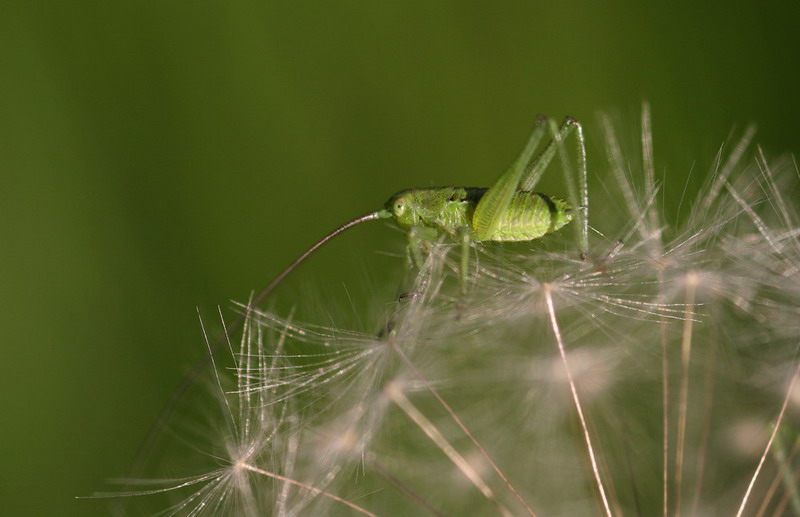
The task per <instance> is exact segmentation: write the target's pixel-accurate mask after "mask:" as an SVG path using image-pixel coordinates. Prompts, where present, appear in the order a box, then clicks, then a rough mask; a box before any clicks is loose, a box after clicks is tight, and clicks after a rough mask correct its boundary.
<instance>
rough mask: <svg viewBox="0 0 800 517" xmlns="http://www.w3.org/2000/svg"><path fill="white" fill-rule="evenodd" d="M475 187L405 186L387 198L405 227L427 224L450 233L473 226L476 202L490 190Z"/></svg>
mask: <svg viewBox="0 0 800 517" xmlns="http://www.w3.org/2000/svg"><path fill="white" fill-rule="evenodd" d="M486 190H487V189H485V188H474V187H428V188H413V189H408V190H403V191H400V192H398V193H397V194H395V195H394V196H392V197H391V198H390V199H389V201H387V202H386V209H388V210H389V211H391V212H392V213H393V215H394V218H395V220H396V221H397V224H399V225H400V226H402V227H405V228H410V227H412V226H423V227H428V228H434V229H436V230H439V231H444V232H447V233H455V232H457V231H458V230H459V229H461V228H465V227H466V228H469V227H471V224H472V214H473V212H474V211H475V206H476V205H477V204H478V201H479V200H480V198H481V197H482V196H483V194H484V193H485V192H486Z"/></svg>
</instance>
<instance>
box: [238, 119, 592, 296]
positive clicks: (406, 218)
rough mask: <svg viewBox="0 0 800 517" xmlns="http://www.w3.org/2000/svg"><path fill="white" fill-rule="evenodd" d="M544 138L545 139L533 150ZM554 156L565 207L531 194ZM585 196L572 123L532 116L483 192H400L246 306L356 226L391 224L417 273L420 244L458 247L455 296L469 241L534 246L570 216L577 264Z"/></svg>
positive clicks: (584, 243)
mask: <svg viewBox="0 0 800 517" xmlns="http://www.w3.org/2000/svg"><path fill="white" fill-rule="evenodd" d="M573 130H575V131H576V133H577V163H578V188H577V189H576V187H575V182H574V172H573V171H572V168H571V167H570V165H569V160H568V158H567V153H566V149H565V144H564V141H565V139H566V138H567V136H569V134H570V133H571V132H572V131H573ZM548 131H549V132H550V133H551V135H552V139H551V140H550V142H549V143H547V144H546V145H545V146H544V148H543V149H541V150H540V151H539V147H540V144H541V142H542V140H543V138H544V136H545V133H547V132H548ZM537 151H539V152H537ZM556 153H558V154H559V155H560V158H561V165H562V172H563V174H564V176H565V179H566V182H565V183H566V184H567V190H568V193H569V196H568V197H569V201H564V200H561V199H559V198H557V197H554V196H550V195H548V194H543V193H540V192H534V191H533V188H534V186H535V185H536V183H537V182H538V181H539V179H540V178H541V176H542V174H543V173H544V171H545V169H546V168H547V166H548V165H549V164H550V162H551V161H552V159H553V157H554V156H555V154H556ZM588 197H589V191H588V185H587V171H586V148H585V145H584V140H583V129H582V127H581V125H580V123H579V122H578V121H576V120H575V119H573V118H572V117H567V118H566V119H565V121H564V123H563V124H562V125H561V126H560V127H556V125H555V124H554V123H553V122H552V121H550V120H548V119H547V118H545V117H539V118H538V119H537V121H536V125H535V126H534V129H533V132H532V133H531V136H530V137H529V138H528V142H527V144H526V145H525V148H524V149H523V151H522V153H521V154H520V155H519V157H518V158H517V159H516V160H515V161H514V162H513V163H512V164H511V166H510V167H509V168H508V169H507V170H506V172H504V173H503V174H502V175H501V176H500V177H499V178H498V179H497V181H495V182H494V184H493V185H492V186H491V187H488V188H475V187H452V186H451V187H427V188H412V189H407V190H401V191H400V192H397V193H396V194H394V195H393V196H392V197H390V198H389V200H388V201H387V202H386V203H385V205H384V207H383V208H381V209H380V210H377V211H375V212H371V213H369V214H366V215H363V216H361V217H357V218H355V219H353V220H352V221H349V222H347V223H345V224H343V225H342V226H340V227H338V228H336V229H335V230H333V231H332V232H331V233H329V234H328V235H326V236H325V237H323V238H322V239H320V240H319V241H317V242H316V243H315V244H314V245H313V246H311V247H310V248H308V249H307V250H306V251H305V252H304V253H303V254H302V255H300V256H299V257H298V258H297V259H295V260H294V262H292V263H291V264H290V265H289V266H288V267H287V268H286V269H284V270H283V271H282V272H281V273H280V274H279V275H278V276H277V277H275V278H274V279H273V280H272V282H270V284H269V285H267V287H266V288H264V289H263V290H262V291H261V292H260V293H259V294H258V296H257V297H256V298H255V299H253V300H252V301H251V304H250V305H251V306H253V305H255V304H258V303H259V302H260V301H261V300H263V299H264V298H265V297H266V296H267V295H268V294H269V293H270V292H271V291H272V290H273V289H274V288H275V287H277V286H278V284H280V283H281V282H282V281H283V280H284V279H285V278H286V276H287V275H289V273H291V272H292V270H294V269H295V268H296V267H297V266H299V265H300V264H301V263H302V262H303V261H304V260H305V259H307V258H308V257H309V256H310V255H311V254H312V253H314V252H315V251H316V250H317V249H319V248H320V247H321V246H322V245H324V244H325V243H326V242H328V241H329V240H330V239H332V238H334V237H336V236H337V235H339V234H340V233H342V232H343V231H345V230H347V229H349V228H352V227H353V226H356V225H357V224H360V223H363V222H365V221H371V220H375V219H389V218H394V220H395V222H396V223H397V224H398V225H399V226H401V227H402V228H404V229H406V230H407V231H408V251H409V256H410V258H411V261H412V262H413V264H414V265H415V266H417V268H419V267H421V265H422V262H423V256H422V251H421V246H420V245H421V243H422V242H425V241H430V240H433V239H436V238H437V237H439V236H440V235H441V234H443V233H445V234H448V235H450V236H452V237H453V238H454V239H457V240H458V241H460V243H461V262H460V275H459V277H460V284H461V291H462V293H463V292H465V291H466V289H467V279H468V273H469V247H470V244H471V243H473V242H483V241H530V240H534V239H538V238H540V237H542V236H544V235H546V234H549V233H552V232H554V231H556V230H558V229H559V228H561V227H563V226H564V225H566V224H567V223H569V222H570V221H572V219H573V218H575V217H576V215H577V219H578V223H579V224H578V227H577V228H576V230H577V238H578V248H579V251H580V255H581V258H585V257H586V251H587V247H588V208H589V207H588V205H589V202H588ZM573 207H577V208H578V209H577V210H575V208H573Z"/></svg>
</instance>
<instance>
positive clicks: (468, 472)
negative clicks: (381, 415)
mask: <svg viewBox="0 0 800 517" xmlns="http://www.w3.org/2000/svg"><path fill="white" fill-rule="evenodd" d="M384 391H385V392H386V396H388V397H389V399H390V400H391V401H392V402H394V403H395V404H397V406H398V407H399V408H400V409H402V410H403V412H404V413H405V414H406V415H408V417H409V418H410V419H411V420H413V421H414V423H415V424H417V426H418V427H419V428H420V429H422V431H423V432H424V433H425V434H426V435H428V438H430V439H431V440H432V441H433V443H435V444H436V446H437V447H439V449H441V450H442V452H443V453H444V454H445V455H446V456H447V457H448V458H450V461H452V462H453V464H454V465H455V466H456V467H457V468H458V470H460V471H461V472H462V473H463V474H464V475H465V476H466V477H467V479H469V480H470V481H471V482H472V484H473V485H475V487H476V488H477V489H478V490H480V492H481V493H482V494H483V496H484V497H485V498H486V499H488V500H489V501H491V502H493V503H494V504H495V505H496V506H497V509H498V511H499V512H500V514H501V515H503V516H508V517H510V516H511V513H510V512H509V511H508V509H507V508H505V507H504V506H503V505H502V503H500V501H498V500H497V497H495V495H494V492H492V489H491V488H489V485H487V484H486V482H485V481H483V479H481V476H480V474H478V472H477V471H476V470H475V469H474V468H473V467H472V465H470V464H469V462H468V461H467V460H466V459H464V457H463V456H462V455H461V454H459V452H458V451H457V450H456V449H455V447H453V446H452V445H451V444H450V442H448V441H447V439H446V438H445V437H444V436H443V435H442V433H441V432H439V430H438V429H437V428H436V426H435V425H433V423H432V422H431V421H430V420H428V418H427V417H426V416H425V415H423V414H422V412H420V410H418V409H417V408H416V407H415V406H414V404H412V403H411V401H410V400H408V397H406V396H405V394H403V390H402V389H401V388H400V386H399V385H398V384H397V383H396V382H393V383H390V384H389V385H388V386H386V388H385V390H384Z"/></svg>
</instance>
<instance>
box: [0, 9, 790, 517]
mask: <svg viewBox="0 0 800 517" xmlns="http://www.w3.org/2000/svg"><path fill="white" fill-rule="evenodd" d="M798 56H800V4H798V3H797V2H769V3H767V2H760V3H757V2H754V1H752V0H751V1H748V2H741V1H730V0H728V1H724V2H723V1H717V2H713V1H701V2H669V3H667V2H636V1H625V0H611V1H606V2H588V1H576V2H549V3H545V2H507V3H502V4H496V5H492V6H489V3H487V2H463V1H461V2H452V1H450V2H438V1H421V2H414V1H412V2H385V1H369V2H336V3H333V2H327V3H325V2H314V3H312V2H274V1H256V2H246V1H232V2H207V1H202V0H200V1H194V2H163V1H151V0H143V1H138V2H80V1H79V2H57V1H49V2H47V1H45V2H21V1H17V2H14V1H13V0H12V2H4V3H3V6H2V7H0V196H2V197H1V199H2V205H0V236H1V237H2V241H1V242H2V247H1V248H0V286H2V294H3V296H2V310H0V325H2V330H3V333H2V336H3V338H2V347H3V355H2V358H3V360H2V370H3V383H2V391H1V392H0V393H2V394H1V395H0V397H2V400H0V404H1V405H2V426H0V444H2V456H1V457H2V478H1V479H0V514H2V515H59V516H70V515H106V514H107V513H108V510H107V506H106V504H105V503H104V502H103V501H95V500H76V499H74V497H75V496H81V495H89V494H91V493H93V492H95V491H98V490H109V489H113V486H110V485H108V484H107V480H108V479H109V478H112V477H115V476H123V475H125V474H126V473H127V471H128V468H129V466H130V465H131V463H132V461H133V458H134V456H135V454H136V450H137V447H138V446H139V445H140V443H141V441H142V439H143V438H144V436H145V434H146V433H147V430H148V428H149V427H150V425H151V424H152V423H153V421H154V420H155V419H156V415H157V414H158V411H159V410H160V409H161V407H162V405H163V403H164V401H165V400H166V399H167V398H168V397H169V394H170V393H171V392H172V390H173V389H174V388H175V387H176V386H177V385H178V383H179V381H180V378H181V375H182V374H183V373H185V371H186V370H187V369H188V367H189V365H191V364H192V362H193V361H194V360H196V359H197V358H198V357H200V356H202V354H203V348H204V344H203V341H202V335H201V332H200V327H199V324H198V317H197V312H196V308H199V309H200V312H201V313H202V314H203V315H204V318H207V319H209V320H213V317H214V312H215V310H216V307H217V305H222V306H224V307H230V302H229V300H232V299H233V300H240V301H241V300H246V298H247V296H248V295H249V293H250V292H251V290H254V289H258V288H260V287H261V286H263V285H264V284H265V283H266V282H267V281H268V280H269V279H270V278H271V277H272V276H273V275H274V274H276V273H277V272H278V271H279V270H280V268H282V267H283V266H284V265H286V264H287V263H288V262H289V261H290V260H291V259H293V258H294V257H295V256H296V255H297V254H298V253H299V252H300V251H302V250H303V249H304V248H305V247H306V246H307V245H309V244H310V243H311V242H313V240H315V239H316V238H318V237H320V236H322V235H323V234H324V233H326V232H327V231H329V230H331V229H332V228H333V227H334V226H335V225H337V224H339V223H341V222H344V221H346V220H348V219H350V218H352V217H354V216H356V215H360V214H362V213H364V212H367V211H370V210H373V209H375V208H376V207H377V206H378V205H379V204H380V203H383V201H384V200H385V198H387V197H388V195H389V194H391V193H392V192H394V191H396V190H399V189H401V188H405V187H411V186H428V185H435V184H466V185H475V186H487V185H488V183H490V182H491V181H492V180H493V179H494V178H495V177H496V176H497V175H498V174H499V172H501V171H502V170H503V168H504V167H505V166H506V165H507V163H508V162H509V161H510V160H511V159H512V158H513V157H514V156H515V154H516V153H517V152H518V151H519V149H521V146H522V144H523V143H524V141H525V138H526V137H527V133H528V131H529V129H530V127H531V124H532V122H533V120H534V117H535V115H536V114H537V113H546V114H549V115H552V116H554V117H558V118H560V117H562V116H563V115H567V114H569V115H572V116H574V117H576V118H578V119H579V120H582V121H585V122H589V123H590V124H591V121H592V120H593V119H594V116H595V113H596V111H597V110H598V109H610V110H612V111H616V112H618V113H620V114H621V115H622V116H623V117H624V119H626V120H629V121H632V123H633V124H636V123H638V116H639V110H640V104H641V101H642V100H643V99H647V100H649V101H650V103H651V106H652V111H653V118H654V133H655V150H656V159H657V160H658V166H659V171H661V172H663V171H664V170H666V171H668V175H669V177H670V181H671V183H669V184H668V186H667V189H670V188H671V189H673V190H676V191H680V190H681V189H682V186H683V182H684V181H685V178H686V174H687V173H688V171H689V170H690V169H691V168H692V166H694V167H695V169H696V170H695V173H694V174H695V176H693V181H699V180H702V177H701V176H702V174H701V172H702V171H704V170H706V168H707V167H708V165H709V164H710V163H711V160H712V158H713V155H714V153H715V151H716V149H717V147H718V146H719V145H720V143H721V142H722V141H723V140H724V139H725V138H726V137H727V135H728V134H729V132H730V130H731V129H732V128H734V127H741V126H742V125H743V124H745V123H748V122H751V121H755V122H758V123H759V125H760V130H759V133H758V138H757V139H758V141H759V142H760V143H761V144H763V146H764V147H765V149H766V150H767V151H768V152H770V153H778V152H784V151H797V149H798V135H800V128H798V118H800V96H799V95H798V91H800V88H799V86H800V84H798V78H799V77H800V76H799V75H798ZM634 130H635V128H634V129H631V132H633V131H634ZM587 136H588V138H589V139H590V143H593V144H594V145H596V144H597V141H598V140H599V134H598V132H597V131H595V130H591V129H590V131H589V132H588V135H587ZM590 152H593V148H590ZM594 152H597V151H594ZM591 159H592V158H591V156H590V165H591ZM543 190H546V187H543ZM402 246H403V240H402V238H401V237H400V236H399V235H398V234H397V233H396V232H394V231H392V230H390V229H387V228H386V227H385V225H383V224H379V223H373V224H371V225H364V226H363V227H361V228H359V229H356V230H353V231H352V232H350V233H349V234H347V235H346V236H343V237H341V238H340V239H339V240H338V242H336V243H333V244H331V245H330V246H329V247H328V248H327V249H325V250H324V252H323V253H321V254H319V255H317V256H316V257H314V259H313V260H312V261H310V262H309V263H308V264H306V267H304V268H303V269H302V271H298V274H297V275H295V276H293V277H292V278H291V280H290V281H289V282H288V283H287V284H286V285H284V286H283V287H282V289H281V291H280V293H279V294H278V296H277V297H276V300H279V303H283V304H285V305H288V304H289V303H292V302H297V301H298V300H299V301H302V300H303V299H304V298H303V295H302V293H304V292H308V291H307V290H306V287H304V286H308V285H309V284H310V283H318V284H321V285H322V286H321V287H320V289H323V290H324V289H331V290H332V291H336V290H337V289H338V290H339V292H340V293H341V291H342V287H341V286H342V283H343V282H347V281H349V280H352V279H357V278H358V277H359V276H360V275H361V274H362V272H363V271H369V272H370V273H369V274H370V275H374V278H375V280H374V281H375V282H378V281H379V280H380V275H381V272H382V271H384V272H386V271H388V272H389V273H391V274H392V275H395V274H397V272H398V271H399V269H400V267H401V265H402V261H401V260H400V259H398V258H396V257H391V256H386V255H380V254H378V253H376V252H389V253H400V252H401V251H402ZM384 274H386V273H384ZM356 283H357V282H356ZM325 284H327V285H328V286H329V287H325ZM351 295H352V293H351ZM212 326H213V324H212Z"/></svg>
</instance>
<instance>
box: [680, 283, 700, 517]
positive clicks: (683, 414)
mask: <svg viewBox="0 0 800 517" xmlns="http://www.w3.org/2000/svg"><path fill="white" fill-rule="evenodd" d="M697 282H698V278H697V273H695V272H690V273H689V274H688V275H687V276H686V298H685V303H686V309H685V312H684V318H683V336H682V337H681V394H680V401H679V402H678V407H679V409H678V438H677V442H676V445H675V511H676V515H680V513H681V499H682V496H683V493H682V492H683V490H682V485H683V458H684V452H685V448H686V419H687V413H688V406H689V362H690V360H691V357H692V336H693V334H692V330H693V328H694V298H695V290H696V289H697Z"/></svg>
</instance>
